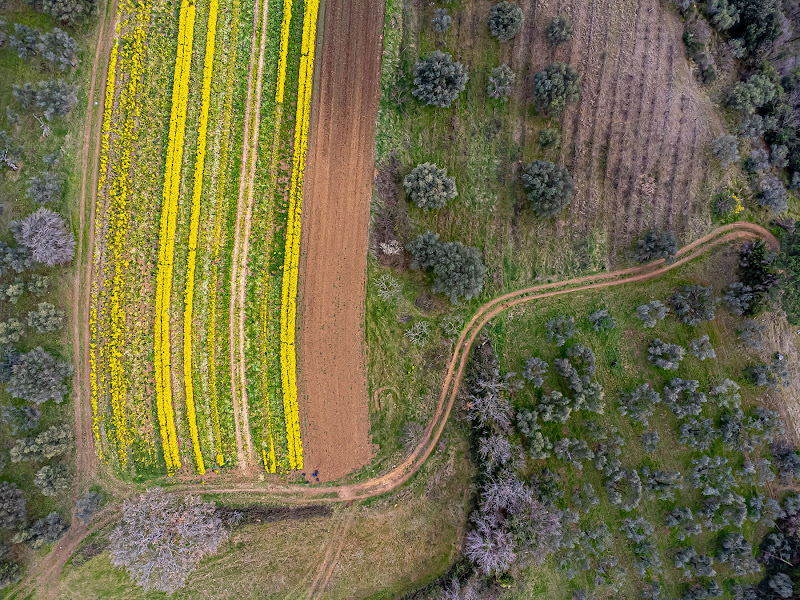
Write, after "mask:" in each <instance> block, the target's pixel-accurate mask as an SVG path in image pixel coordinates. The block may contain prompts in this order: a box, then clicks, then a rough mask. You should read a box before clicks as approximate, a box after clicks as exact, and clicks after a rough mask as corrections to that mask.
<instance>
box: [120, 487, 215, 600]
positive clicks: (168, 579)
mask: <svg viewBox="0 0 800 600" xmlns="http://www.w3.org/2000/svg"><path fill="white" fill-rule="evenodd" d="M229 535H230V531H229V530H228V529H227V528H226V527H225V526H224V524H223V521H222V519H221V518H220V517H219V516H217V514H216V507H215V505H214V503H213V502H203V501H202V500H201V499H200V498H198V497H196V496H191V495H189V496H180V495H177V494H166V493H164V491H163V490H161V489H160V488H153V489H149V490H147V492H146V493H145V494H142V495H141V496H139V497H137V498H134V499H132V500H126V501H125V503H124V504H123V506H122V519H121V522H120V524H119V525H118V526H117V528H116V529H114V531H113V532H112V533H111V536H110V541H111V544H110V546H109V554H110V557H111V563H112V564H113V565H114V566H115V567H118V568H124V569H125V570H126V571H127V573H128V575H129V576H130V577H131V579H132V580H133V581H134V583H136V584H137V585H139V586H141V587H142V588H144V589H145V590H158V591H161V592H166V593H172V592H174V591H176V590H178V589H180V588H181V587H183V586H184V585H185V584H186V580H187V579H188V577H189V575H190V574H191V573H192V571H194V570H195V569H196V568H197V566H198V565H199V564H200V560H201V559H202V558H203V557H205V556H209V555H212V554H215V553H216V552H217V550H218V549H219V546H220V544H222V542H224V541H225V540H226V539H227V538H228V536H229Z"/></svg>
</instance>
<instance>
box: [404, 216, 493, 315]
mask: <svg viewBox="0 0 800 600" xmlns="http://www.w3.org/2000/svg"><path fill="white" fill-rule="evenodd" d="M406 248H407V249H408V251H409V252H411V255H412V258H413V261H412V265H413V266H415V267H418V268H420V269H422V270H426V271H427V270H428V269H432V270H433V273H434V275H435V279H434V284H433V288H432V290H433V291H434V292H437V293H438V292H442V293H444V294H446V295H447V296H449V297H450V300H451V302H453V303H457V302H459V301H460V299H461V298H465V299H467V300H470V299H472V298H475V297H477V296H478V295H479V294H480V293H481V290H482V289H483V280H484V277H485V276H486V267H484V266H483V262H482V261H481V256H480V252H479V251H478V249H477V248H474V247H472V246H465V245H464V244H462V243H461V242H444V243H442V242H440V241H439V236H438V234H434V233H431V232H430V231H427V232H425V233H423V234H422V235H420V236H419V237H417V238H416V239H414V240H412V241H411V242H410V243H409V244H408V246H407V247H406Z"/></svg>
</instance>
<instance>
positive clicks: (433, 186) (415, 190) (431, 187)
mask: <svg viewBox="0 0 800 600" xmlns="http://www.w3.org/2000/svg"><path fill="white" fill-rule="evenodd" d="M403 187H404V188H405V189H406V193H407V194H408V196H409V198H411V200H412V201H413V202H414V203H415V204H416V205H417V206H419V207H420V208H421V209H423V210H429V209H431V208H443V207H444V206H445V205H446V204H447V202H448V201H449V200H452V199H453V198H455V197H456V196H457V195H458V190H456V180H455V178H454V177H448V176H447V169H440V168H439V167H437V166H436V165H435V164H433V163H427V162H426V163H421V164H418V165H417V166H416V167H414V169H413V170H412V171H411V172H410V173H409V174H408V175H406V177H405V179H403Z"/></svg>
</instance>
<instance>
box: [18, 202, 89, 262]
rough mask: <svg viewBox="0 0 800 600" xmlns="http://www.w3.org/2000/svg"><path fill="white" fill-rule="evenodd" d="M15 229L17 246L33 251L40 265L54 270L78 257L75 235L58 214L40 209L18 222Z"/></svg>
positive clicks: (32, 253)
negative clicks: (57, 266)
mask: <svg viewBox="0 0 800 600" xmlns="http://www.w3.org/2000/svg"><path fill="white" fill-rule="evenodd" d="M12 230H13V231H14V238H15V239H16V240H17V243H19V244H22V245H23V246H25V247H27V248H29V249H30V251H31V255H32V256H33V258H34V260H35V261H36V262H40V263H43V264H46V265H48V266H50V267H52V266H54V265H63V264H65V263H68V262H70V261H71V260H72V258H73V256H75V236H74V235H73V234H72V232H71V231H70V230H69V227H68V226H67V222H66V221H65V220H64V217H62V216H61V215H59V214H58V213H57V212H53V211H52V210H49V209H47V208H40V209H39V210H37V211H36V212H35V213H33V214H30V215H28V216H27V217H25V218H24V219H22V221H20V222H19V223H14V224H13V227H12Z"/></svg>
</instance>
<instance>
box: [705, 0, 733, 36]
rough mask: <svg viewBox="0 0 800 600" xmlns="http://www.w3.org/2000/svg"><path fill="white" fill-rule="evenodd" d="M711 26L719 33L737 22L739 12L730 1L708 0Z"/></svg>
mask: <svg viewBox="0 0 800 600" xmlns="http://www.w3.org/2000/svg"><path fill="white" fill-rule="evenodd" d="M707 8H708V14H709V16H710V17H711V24H712V25H713V26H714V28H715V29H717V30H719V31H727V30H728V29H730V28H731V27H733V26H734V25H736V24H737V23H738V22H739V10H738V8H737V7H736V4H735V3H734V2H733V1H732V0H730V1H729V0H708V3H707Z"/></svg>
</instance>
